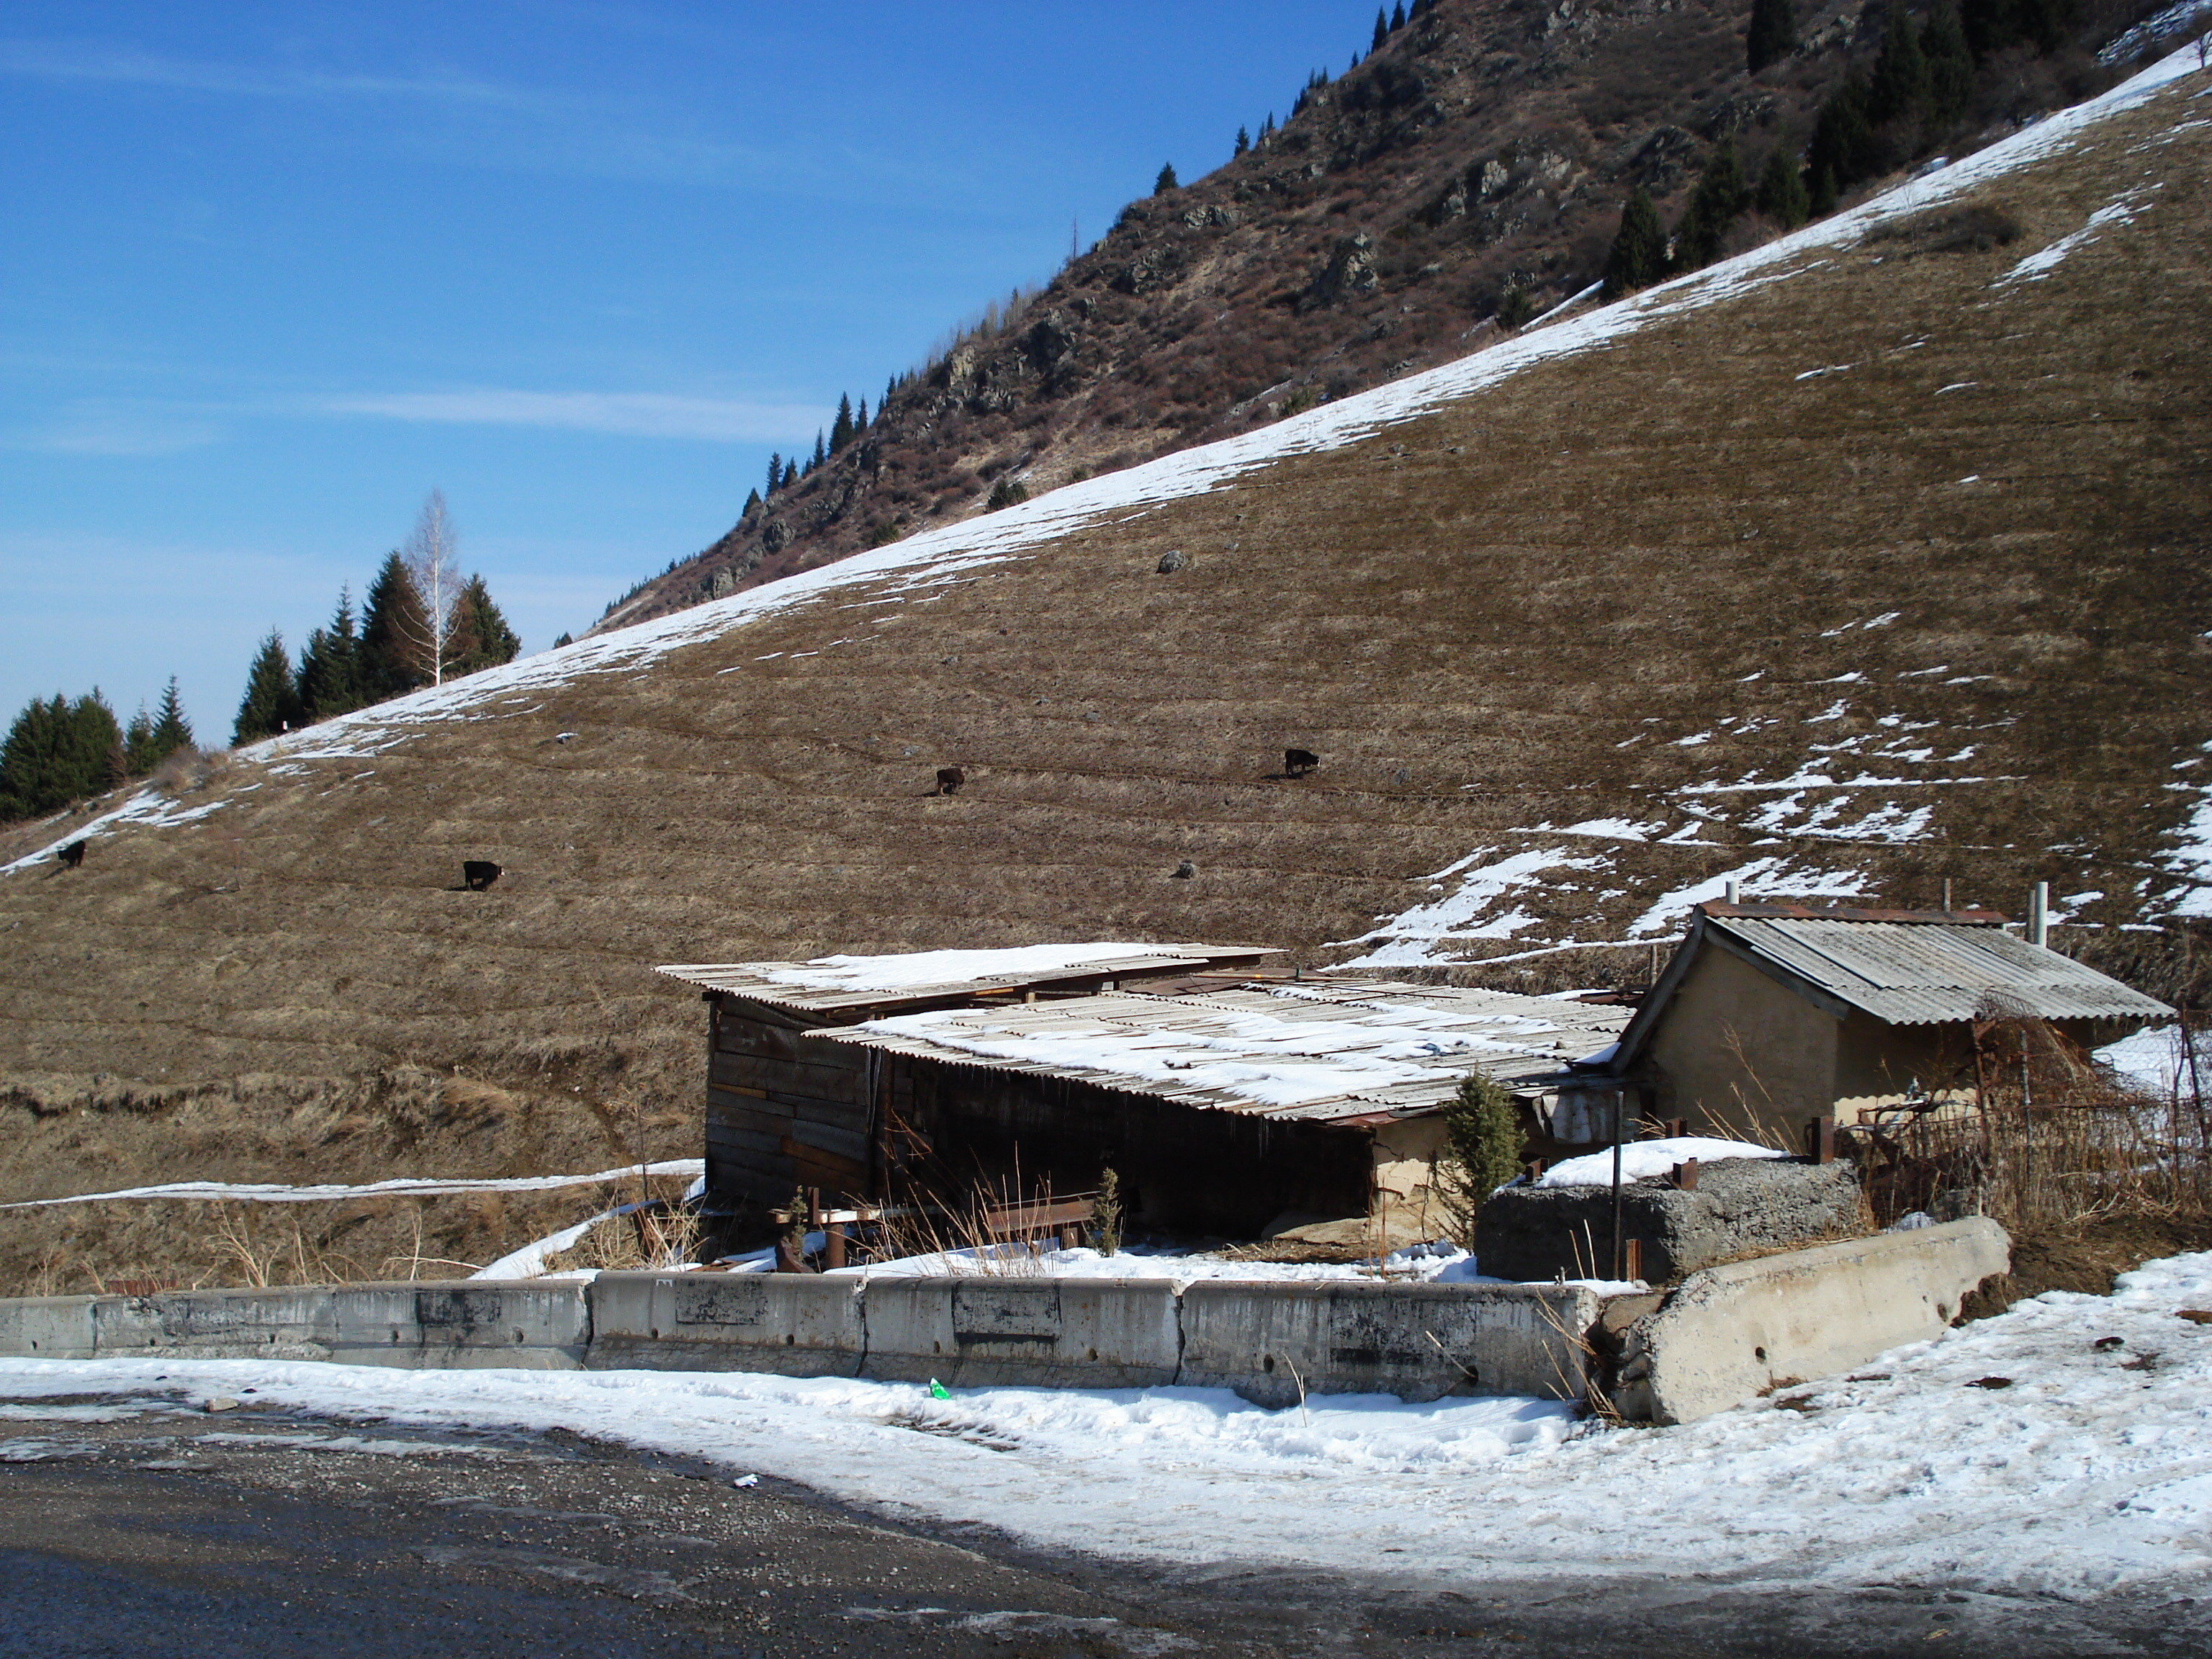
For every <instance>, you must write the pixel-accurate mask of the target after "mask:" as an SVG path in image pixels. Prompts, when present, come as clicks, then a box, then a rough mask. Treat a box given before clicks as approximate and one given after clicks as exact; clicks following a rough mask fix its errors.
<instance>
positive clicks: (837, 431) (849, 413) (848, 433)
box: [829, 392, 853, 455]
mask: <svg viewBox="0 0 2212 1659" xmlns="http://www.w3.org/2000/svg"><path fill="white" fill-rule="evenodd" d="M852 441H853V400H852V398H849V397H848V396H847V395H846V394H845V393H844V392H839V393H838V394H837V418H836V420H834V421H832V422H829V453H831V454H832V455H835V454H836V453H837V452H838V451H839V450H841V449H842V448H843V447H845V446H846V445H847V444H848V443H850V442H852Z"/></svg>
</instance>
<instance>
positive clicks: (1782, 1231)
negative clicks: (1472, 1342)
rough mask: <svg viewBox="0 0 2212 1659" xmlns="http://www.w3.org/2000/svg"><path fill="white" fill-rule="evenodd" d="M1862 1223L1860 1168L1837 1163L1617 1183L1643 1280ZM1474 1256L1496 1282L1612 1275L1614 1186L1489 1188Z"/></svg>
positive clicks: (1724, 1167) (1727, 1167) (1624, 1227)
mask: <svg viewBox="0 0 2212 1659" xmlns="http://www.w3.org/2000/svg"><path fill="white" fill-rule="evenodd" d="M1866 1225H1867V1222H1866V1218H1865V1214H1864V1210H1863V1206H1862V1205H1861V1203H1860V1200H1859V1182H1858V1171H1857V1169H1856V1168H1855V1167H1854V1166H1853V1165H1851V1164H1849V1163H1846V1162H1841V1161H1838V1162H1837V1163H1834V1164H1808V1163H1806V1162H1804V1161H1803V1160H1802V1159H1799V1158H1727V1159H1723V1160H1722V1161H1721V1162H1719V1163H1717V1164H1702V1165H1700V1166H1699V1170H1698V1184H1697V1186H1696V1187H1695V1188H1693V1189H1692V1190H1691V1191H1689V1192H1678V1191H1677V1190H1676V1189H1675V1188H1673V1187H1671V1186H1669V1185H1668V1183H1667V1182H1665V1181H1664V1180H1663V1179H1661V1178H1657V1177H1654V1178H1650V1179H1647V1180H1644V1181H1635V1182H1627V1183H1626V1184H1625V1185H1624V1186H1623V1187H1622V1188H1621V1232H1622V1234H1623V1236H1624V1237H1628V1238H1636V1239H1641V1240H1642V1241H1643V1243H1644V1278H1645V1279H1648V1280H1649V1281H1650V1282H1651V1283H1652V1284H1654V1285H1657V1284H1660V1283H1662V1282H1663V1281H1666V1280H1668V1279H1682V1278H1685V1277H1686V1276H1687V1275H1689V1274H1691V1273H1696V1272H1698V1271H1699V1269H1700V1268H1704V1267H1712V1266H1714V1265H1715V1264H1717V1263H1718V1262H1722V1261H1729V1260H1730V1259H1732V1258H1734V1257H1736V1256H1740V1255H1744V1254H1745V1253H1746V1252H1756V1251H1759V1250H1774V1249H1789V1248H1790V1247H1791V1246H1792V1245H1798V1244H1810V1243H1814V1242H1815V1241H1817V1240H1820V1239H1826V1238H1840V1237H1848V1236H1849V1235H1850V1234H1852V1233H1855V1232H1859V1231H1863V1230H1864V1228H1865V1227H1866ZM1593 1255H1595V1261H1593V1259H1592V1258H1593ZM1474 1259H1475V1260H1476V1261H1478V1262H1480V1264H1481V1267H1482V1271H1483V1272H1484V1273H1490V1274H1492V1275H1493V1276H1495V1277H1497V1278H1499V1279H1523V1280H1541V1279H1556V1278H1559V1277H1560V1276H1561V1275H1565V1277H1566V1278H1569V1279H1587V1278H1593V1277H1595V1278H1600V1279H1602V1278H1606V1277H1607V1276H1609V1275H1610V1274H1611V1273H1612V1271H1613V1188H1611V1187H1610V1186H1605V1187H1508V1188H1506V1189H1505V1190H1504V1191H1503V1192H1501V1193H1497V1194H1492V1196H1491V1197H1490V1198H1489V1199H1488V1200H1486V1201H1485V1202H1484V1204H1483V1206H1482V1211H1481V1213H1480V1215H1478V1216H1477V1217H1476V1218H1475V1225H1474Z"/></svg>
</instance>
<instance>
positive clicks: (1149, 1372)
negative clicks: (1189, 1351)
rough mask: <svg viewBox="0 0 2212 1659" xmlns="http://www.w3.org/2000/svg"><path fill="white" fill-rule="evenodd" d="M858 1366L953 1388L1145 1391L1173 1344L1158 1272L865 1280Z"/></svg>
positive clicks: (1165, 1370)
mask: <svg viewBox="0 0 2212 1659" xmlns="http://www.w3.org/2000/svg"><path fill="white" fill-rule="evenodd" d="M865 1307H866V1318H867V1327H868V1352H867V1359H866V1364H865V1366H864V1368H863V1374H864V1375H866V1376H873V1377H879V1378H882V1379H884V1380H885V1381H896V1382H910V1383H919V1382H923V1381H926V1380H927V1379H928V1378H930V1377H933V1376H934V1377H936V1378H938V1379H939V1381H940V1382H943V1383H946V1384H948V1385H951V1386H957V1387H960V1388H970V1389H979V1388H1038V1389H1052V1388H1075V1389H1145V1388H1158V1387H1164V1386H1166V1385H1167V1384H1169V1383H1173V1382H1174V1381H1175V1379H1176V1367H1177V1362H1178V1357H1179V1353H1180V1350H1181V1346H1182V1343H1181V1338H1180V1334H1179V1331H1178V1328H1177V1321H1176V1293H1175V1287H1174V1286H1173V1285H1170V1283H1168V1282H1167V1281H1166V1280H1164V1279H1152V1280H1122V1279H1022V1278H1013V1277H1007V1278H999V1277H996V1276H994V1275H990V1274H976V1275H973V1276H963V1277H957V1278H948V1279H870V1280H869V1281H868V1288H867V1294H866V1298H865Z"/></svg>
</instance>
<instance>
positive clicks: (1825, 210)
mask: <svg viewBox="0 0 2212 1659" xmlns="http://www.w3.org/2000/svg"><path fill="white" fill-rule="evenodd" d="M1805 179H1806V184H1805V201H1806V212H1807V215H1808V216H1809V217H1811V218H1814V219H1822V218H1826V216H1828V215H1829V214H1831V213H1833V212H1834V211H1835V210H1836V204H1837V203H1838V202H1839V201H1841V200H1842V199H1843V194H1844V193H1843V191H1841V190H1840V189H1839V188H1838V186H1837V185H1836V170H1835V168H1833V167H1819V168H1814V167H1807V168H1806V169H1805Z"/></svg>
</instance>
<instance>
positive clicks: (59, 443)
mask: <svg viewBox="0 0 2212 1659" xmlns="http://www.w3.org/2000/svg"><path fill="white" fill-rule="evenodd" d="M226 435H227V433H226V431H225V429H224V428H223V427H222V424H221V423H220V422H218V421H217V420H216V419H213V418H211V417H210V413H209V411H207V410H201V409H193V408H191V407H188V406H182V405H172V404H155V403H143V402H137V401H135V400H129V399H117V400H110V399H103V398H82V399H79V400H77V401H76V402H74V403H71V404H66V405H64V407H63V408H62V409H61V410H59V411H58V412H57V414H56V416H55V417H54V419H53V421H52V422H51V423H50V424H48V425H45V426H40V427H14V428H0V449H13V450H27V451H29V452H31V453H34V454H41V455H112V456H143V455H177V454H181V453H184V452H185V451H186V450H190V449H204V448H205V447H207V446H208V445H210V444H213V443H220V442H221V441H222V440H223V438H224V437H225V436H226Z"/></svg>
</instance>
